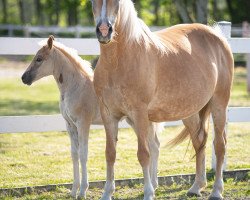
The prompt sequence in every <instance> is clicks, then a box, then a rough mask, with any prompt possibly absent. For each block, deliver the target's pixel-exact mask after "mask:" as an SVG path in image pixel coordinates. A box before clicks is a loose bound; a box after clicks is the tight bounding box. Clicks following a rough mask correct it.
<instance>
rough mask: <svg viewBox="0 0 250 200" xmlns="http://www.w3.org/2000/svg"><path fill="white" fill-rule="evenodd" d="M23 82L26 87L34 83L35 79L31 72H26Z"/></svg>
mask: <svg viewBox="0 0 250 200" xmlns="http://www.w3.org/2000/svg"><path fill="white" fill-rule="evenodd" d="M22 81H23V83H24V84H26V85H31V84H32V81H33V77H32V75H31V73H30V71H27V72H25V73H24V74H23V75H22Z"/></svg>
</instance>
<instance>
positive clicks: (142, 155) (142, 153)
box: [137, 145, 150, 166]
mask: <svg viewBox="0 0 250 200" xmlns="http://www.w3.org/2000/svg"><path fill="white" fill-rule="evenodd" d="M137 157H138V160H139V162H140V164H141V166H146V165H148V164H149V159H150V153H149V150H148V148H146V146H145V147H142V146H140V145H139V147H138V151H137Z"/></svg>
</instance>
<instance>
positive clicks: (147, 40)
mask: <svg viewBox="0 0 250 200" xmlns="http://www.w3.org/2000/svg"><path fill="white" fill-rule="evenodd" d="M92 8H93V14H94V19H95V23H96V35H97V38H98V40H99V42H100V49H101V55H100V58H99V61H98V63H97V67H96V70H95V77H94V87H95V91H96V94H97V96H98V99H99V102H100V110H101V113H102V119H103V122H104V126H105V130H106V139H107V146H106V160H107V177H106V185H105V189H104V193H103V196H102V200H110V199H111V197H112V194H113V192H114V190H115V182H114V163H115V158H116V139H115V138H116V135H117V131H118V128H117V127H118V126H117V123H118V121H119V120H120V118H122V117H124V116H126V117H127V118H128V119H129V120H130V121H131V123H132V124H133V127H134V130H135V132H136V135H137V137H138V160H139V162H140V164H141V167H142V171H143V176H144V200H151V199H153V198H154V194H155V189H156V187H157V184H158V182H157V160H158V155H159V149H158V147H159V146H158V145H157V140H156V139H155V138H156V136H155V132H154V131H153V128H152V127H153V122H163V121H174V120H182V121H183V123H184V125H185V128H184V130H183V131H182V132H181V133H180V135H179V136H177V137H176V138H175V139H174V140H173V142H172V143H173V144H178V143H180V142H181V141H183V140H184V139H185V138H187V137H190V138H191V140H192V143H193V146H194V149H195V151H196V177H195V181H194V184H193V185H192V187H191V188H190V189H189V191H188V194H189V195H197V196H201V190H202V189H204V188H205V187H206V185H207V180H206V170H205V145H206V141H207V130H206V128H205V124H206V121H207V120H208V118H209V115H210V113H211V114H212V118H213V122H214V130H215V138H214V147H215V154H216V160H217V164H216V173H215V183H214V186H213V190H212V193H211V195H210V199H222V198H223V196H222V193H223V177H222V164H223V160H224V155H225V146H226V136H225V123H226V110H227V106H228V101H229V98H230V90H231V86H232V79H233V65H234V64H233V63H234V61H233V56H232V52H231V49H230V47H229V45H228V43H227V41H226V39H225V38H224V37H223V35H222V34H220V33H219V32H218V31H216V30H215V29H213V28H211V27H209V26H206V25H202V24H181V25H176V26H173V27H170V28H167V29H164V30H161V31H158V32H154V33H153V32H151V31H150V30H149V28H148V27H147V26H146V25H145V23H144V22H143V21H142V20H141V19H139V18H138V17H137V13H136V10H135V8H134V4H133V2H132V1H131V0H92ZM176 153H177V152H176Z"/></svg>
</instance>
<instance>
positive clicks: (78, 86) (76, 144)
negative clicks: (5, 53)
mask: <svg viewBox="0 0 250 200" xmlns="http://www.w3.org/2000/svg"><path fill="white" fill-rule="evenodd" d="M53 40H54V37H53V36H50V37H49V39H48V41H47V45H45V46H43V47H42V48H41V49H40V50H39V51H38V52H37V54H36V56H35V57H34V58H33V61H32V63H31V64H30V66H29V67H28V68H27V70H26V71H25V73H24V74H23V76H22V81H23V83H25V84H27V85H31V84H32V83H33V82H35V81H37V80H39V79H41V78H43V77H45V76H49V75H53V76H54V78H55V80H56V82H57V85H58V88H59V90H60V94H61V97H60V111H61V113H62V115H63V117H64V119H65V121H66V126H67V130H68V133H69V136H70V142H71V156H72V161H73V174H74V182H73V187H72V191H71V195H72V196H73V197H76V195H77V191H78V189H79V187H80V193H79V197H85V198H86V191H87V189H88V185H89V184H88V176H87V166H86V163H87V158H88V138H89V128H90V124H91V123H92V124H102V120H101V116H100V111H99V105H98V102H97V97H96V94H95V91H94V86H93V75H94V73H93V70H92V69H91V66H90V64H89V63H88V62H87V61H84V60H82V59H81V58H80V57H79V56H78V55H77V54H76V52H73V50H72V49H70V48H68V47H65V46H64V45H62V44H60V43H58V42H53ZM79 158H80V163H81V168H82V180H81V185H80V176H79Z"/></svg>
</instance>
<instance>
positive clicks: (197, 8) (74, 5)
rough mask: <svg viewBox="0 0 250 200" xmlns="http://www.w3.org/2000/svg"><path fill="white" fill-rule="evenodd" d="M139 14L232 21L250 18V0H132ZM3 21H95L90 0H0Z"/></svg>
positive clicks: (160, 20) (166, 21)
mask: <svg viewBox="0 0 250 200" xmlns="http://www.w3.org/2000/svg"><path fill="white" fill-rule="evenodd" d="M133 1H134V3H135V6H136V9H137V11H138V15H139V16H140V17H141V18H142V19H143V20H144V21H145V22H146V23H147V24H148V25H151V26H152V25H154V26H170V25H174V24H178V23H191V22H200V23H205V24H206V23H213V22H214V21H221V20H228V21H232V23H234V24H235V23H236V24H238V23H241V22H242V21H250V15H249V14H248V9H249V8H250V1H249V0H220V1H218V0H133ZM0 23H1V24H31V25H58V26H74V25H83V26H88V25H93V19H92V9H91V3H90V1H89V0H63V1H61V0H0Z"/></svg>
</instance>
